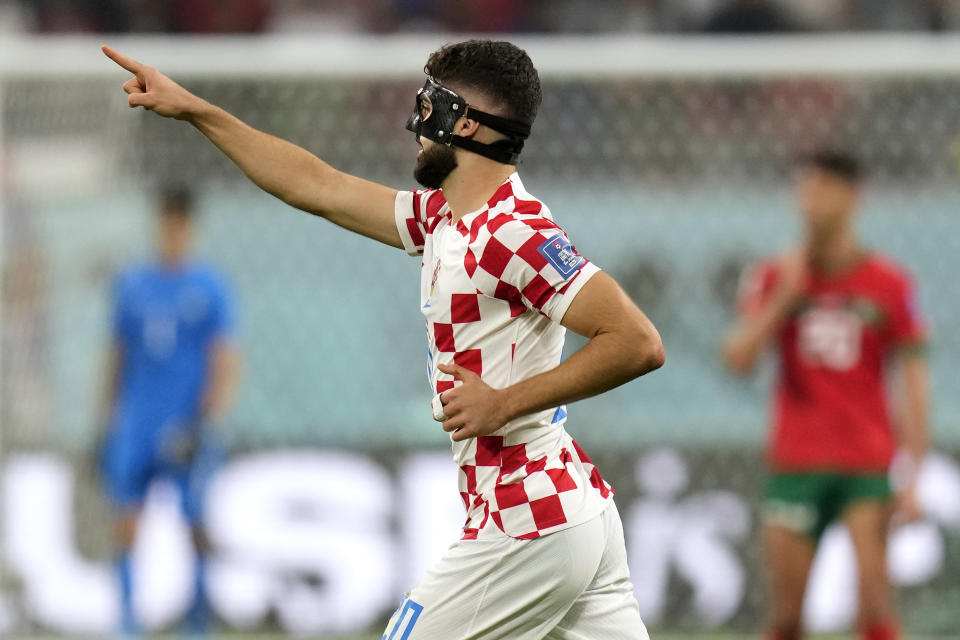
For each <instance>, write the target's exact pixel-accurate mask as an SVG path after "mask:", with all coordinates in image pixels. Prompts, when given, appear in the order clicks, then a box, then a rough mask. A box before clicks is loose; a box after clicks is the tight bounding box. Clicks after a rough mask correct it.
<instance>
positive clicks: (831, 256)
mask: <svg viewBox="0 0 960 640" xmlns="http://www.w3.org/2000/svg"><path fill="white" fill-rule="evenodd" d="M863 253H864V250H863V247H861V246H860V242H859V240H857V235H856V233H855V232H854V230H853V229H852V228H851V227H844V228H843V229H838V230H837V232H836V233H833V234H831V235H829V236H827V237H826V238H822V239H820V240H819V241H817V242H815V243H813V244H812V246H811V258H812V260H813V268H814V269H815V270H816V271H819V272H820V273H825V274H836V273H842V272H844V271H847V270H848V269H850V268H852V267H853V266H854V265H856V264H857V263H858V262H860V259H861V258H862V257H863Z"/></svg>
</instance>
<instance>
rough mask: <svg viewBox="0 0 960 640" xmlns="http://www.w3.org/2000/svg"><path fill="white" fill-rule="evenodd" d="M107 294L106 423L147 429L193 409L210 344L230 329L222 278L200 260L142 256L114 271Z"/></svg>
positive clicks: (189, 415) (187, 416)
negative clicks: (114, 382) (113, 389)
mask: <svg viewBox="0 0 960 640" xmlns="http://www.w3.org/2000/svg"><path fill="white" fill-rule="evenodd" d="M113 295H114V304H113V334H114V338H115V340H116V341H117V343H118V344H119V345H120V347H121V350H122V360H121V364H120V374H119V375H120V380H119V388H118V395H117V404H116V407H115V413H114V425H115V426H117V427H120V428H121V429H124V430H132V431H136V432H139V433H140V434H142V435H143V436H148V434H150V433H151V432H153V434H156V432H157V431H158V430H159V429H161V428H163V427H164V425H166V424H170V423H174V422H185V421H190V420H193V419H195V418H196V417H198V412H199V409H200V402H201V400H202V395H203V393H204V389H205V387H206V383H207V376H208V373H209V372H208V363H209V357H208V356H209V352H210V348H211V346H212V345H213V344H214V343H215V342H216V341H218V340H220V339H223V338H227V337H229V336H230V334H231V333H232V331H233V317H232V309H231V307H232V304H231V297H230V294H229V292H228V289H227V287H226V285H225V283H224V281H223V279H222V278H221V277H220V275H219V274H218V273H217V272H216V271H215V270H213V269H212V268H211V267H209V266H207V265H204V264H201V263H195V262H188V263H186V264H184V265H182V266H179V267H170V266H166V265H162V264H147V265H143V266H139V267H135V268H132V269H129V270H127V271H124V272H122V273H120V274H119V275H118V276H117V278H116V281H115V283H114V290H113Z"/></svg>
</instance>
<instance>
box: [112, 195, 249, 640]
mask: <svg viewBox="0 0 960 640" xmlns="http://www.w3.org/2000/svg"><path fill="white" fill-rule="evenodd" d="M193 216H194V209H193V205H192V203H191V196H190V193H189V192H187V191H185V190H181V189H176V190H169V191H167V192H165V193H164V194H163V195H162V198H161V202H160V207H159V216H158V233H157V237H158V243H157V244H158V247H157V249H158V254H159V255H158V257H157V259H156V260H155V261H153V262H151V263H148V264H143V265H137V266H134V267H132V268H129V269H127V270H125V271H123V272H121V273H120V274H118V276H117V278H116V281H115V284H114V290H113V329H112V333H113V339H112V344H111V348H110V351H109V354H108V358H107V361H108V377H107V380H108V384H107V387H108V388H107V398H106V401H105V403H104V410H103V413H104V424H106V425H107V429H106V432H105V433H104V434H103V446H102V447H101V448H100V449H101V451H100V470H101V476H102V478H103V481H104V483H105V485H106V490H107V493H108V495H109V498H110V501H111V503H112V505H113V508H114V511H115V513H116V522H115V525H116V526H115V529H116V537H117V540H118V543H119V546H120V549H119V553H118V555H117V558H116V567H117V572H118V577H119V582H120V594H121V628H122V632H123V633H124V634H125V635H135V634H137V633H138V632H139V628H138V624H137V620H136V616H135V614H134V610H133V574H132V567H131V561H130V549H131V546H132V545H133V542H134V538H135V537H136V531H137V520H138V516H139V514H140V511H141V507H142V506H143V501H144V497H145V495H146V492H147V489H148V488H149V485H150V483H151V482H152V481H153V480H154V479H156V478H159V477H166V478H168V479H170V480H172V481H173V482H174V483H175V485H176V486H177V488H178V489H179V491H180V497H181V507H182V510H183V514H184V516H185V517H186V520H187V522H188V523H189V524H190V526H191V529H192V534H193V544H194V548H195V551H196V554H195V565H194V576H195V580H194V590H193V598H192V601H191V604H190V608H189V610H188V612H187V619H186V628H187V630H188V631H190V632H195V633H203V632H205V631H206V629H207V627H208V623H209V607H208V604H207V601H206V585H205V579H206V552H207V547H208V544H207V540H206V536H205V535H204V530H203V526H202V525H203V521H202V516H203V493H204V491H205V488H206V481H207V480H208V479H209V477H210V475H211V472H212V471H213V470H214V467H215V466H216V464H217V462H218V459H219V458H220V457H221V456H222V446H221V445H220V444H219V439H218V434H217V433H216V430H217V424H218V423H219V422H221V421H222V419H223V418H224V416H225V414H226V412H227V409H228V408H229V405H230V402H231V399H232V396H233V391H234V386H235V381H236V371H237V363H238V356H237V353H236V349H235V347H234V346H233V339H232V331H233V326H232V322H233V321H232V309H231V301H230V295H229V294H228V292H227V289H226V287H225V285H224V282H223V279H222V278H221V276H220V275H219V274H218V273H217V272H216V271H214V270H213V269H212V268H211V267H209V266H207V265H205V264H203V263H201V262H198V261H196V260H194V259H191V257H190V246H191V239H192V236H193V222H192V219H193Z"/></svg>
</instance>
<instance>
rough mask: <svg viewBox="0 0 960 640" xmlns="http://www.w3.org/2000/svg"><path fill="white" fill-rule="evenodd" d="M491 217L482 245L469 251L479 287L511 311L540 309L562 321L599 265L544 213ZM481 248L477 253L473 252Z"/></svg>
mask: <svg viewBox="0 0 960 640" xmlns="http://www.w3.org/2000/svg"><path fill="white" fill-rule="evenodd" d="M504 218H507V220H506V221H505V222H503V221H501V220H500V219H498V218H494V219H493V220H492V221H491V222H490V223H489V224H488V231H489V233H490V235H489V237H488V238H487V240H486V242H485V243H484V244H483V245H482V247H481V246H479V245H473V246H471V250H470V251H469V252H468V254H467V272H468V273H469V274H470V278H471V280H472V281H473V283H474V285H475V286H476V287H477V290H478V291H480V293H482V294H484V295H487V296H490V297H492V298H498V299H501V300H506V301H508V302H509V303H510V304H511V308H513V309H514V310H515V312H518V313H522V312H524V311H526V310H527V309H533V310H536V311H539V312H540V313H542V314H543V315H545V316H547V317H548V318H550V319H551V320H553V321H554V322H558V323H559V322H560V321H561V320H562V319H563V315H564V314H565V313H566V312H567V309H568V308H569V307H570V303H572V302H573V299H574V297H575V296H576V295H577V293H578V292H579V291H580V289H581V288H582V287H583V285H585V284H586V283H587V281H588V280H589V279H590V278H591V277H592V276H593V275H594V274H595V273H597V272H598V271H600V269H599V268H598V267H597V266H596V265H594V264H593V263H592V262H590V261H589V260H587V259H586V258H584V257H583V256H581V255H580V254H579V253H577V249H576V247H574V246H573V245H572V244H571V243H570V239H569V238H568V237H567V234H566V233H564V231H563V230H562V229H560V228H559V227H558V226H556V225H555V224H554V223H553V222H552V221H550V220H547V219H545V218H537V219H534V220H517V219H514V218H510V217H508V216H504ZM477 253H479V255H477Z"/></svg>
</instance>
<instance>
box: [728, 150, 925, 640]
mask: <svg viewBox="0 0 960 640" xmlns="http://www.w3.org/2000/svg"><path fill="white" fill-rule="evenodd" d="M797 187H798V188H797V195H798V200H799V208H800V211H801V213H802V214H803V222H804V234H803V239H802V241H801V242H800V243H799V244H798V245H797V246H796V247H794V248H793V249H791V250H790V251H787V252H785V253H784V254H782V255H779V256H775V257H773V258H770V259H767V260H763V261H761V262H760V263H759V264H757V265H756V266H754V267H752V268H751V269H749V270H748V271H747V272H746V273H745V277H744V279H743V283H742V286H741V298H740V311H741V313H740V319H739V321H738V322H737V323H736V325H735V326H734V327H733V329H732V330H731V332H730V333H729V335H728V338H727V341H726V344H725V349H724V359H725V362H726V364H727V366H728V367H729V368H730V369H731V370H732V371H734V372H736V373H739V374H743V373H746V372H747V371H749V370H750V369H751V368H752V367H753V365H754V363H755V362H756V361H757V358H758V357H759V355H760V354H761V352H762V351H763V350H764V348H765V347H766V346H768V345H770V344H773V345H776V347H777V349H778V352H779V356H780V357H779V361H780V367H779V379H778V381H777V383H776V387H775V391H774V397H773V432H772V437H771V439H770V451H769V464H770V476H769V479H768V481H767V485H766V489H765V492H764V504H763V511H764V514H763V515H764V523H765V527H764V528H765V532H764V538H765V546H766V563H767V569H768V573H769V580H770V590H771V604H772V615H771V619H770V623H769V624H770V626H769V635H768V638H769V639H770V640H797V639H798V638H800V637H801V636H802V626H801V614H802V610H803V598H804V592H805V589H806V583H807V576H808V573H809V571H810V565H811V563H812V561H813V557H814V552H815V550H816V547H817V543H818V542H819V540H820V537H821V536H822V534H823V532H824V530H825V529H826V528H827V526H828V525H829V524H830V523H831V522H834V521H840V522H842V523H843V524H845V525H846V527H847V529H848V530H849V532H850V536H851V538H852V540H853V545H854V549H855V551H856V559H857V566H858V572H859V573H858V575H859V613H858V619H857V625H858V627H859V629H860V633H861V637H862V638H863V639H864V640H893V639H894V638H899V631H898V623H897V619H896V615H895V612H894V608H893V604H892V601H891V589H890V585H889V581H888V578H887V570H886V536H887V527H888V523H889V521H890V517H891V514H892V511H893V508H892V507H893V500H892V495H893V493H892V490H891V486H890V482H889V481H888V470H889V467H890V466H891V461H892V460H893V458H894V451H895V448H896V446H897V444H898V442H899V445H900V446H901V447H902V450H903V452H902V455H903V460H904V461H905V463H906V464H905V465H904V471H905V473H903V474H901V478H900V479H901V482H900V485H901V486H899V487H898V489H899V490H900V494H899V507H900V509H901V512H902V515H903V516H904V517H906V518H907V519H914V518H917V517H919V510H918V507H917V503H916V498H915V494H914V483H915V480H916V473H915V472H916V469H917V467H918V465H919V464H920V461H921V460H922V459H923V456H924V454H925V452H926V449H927V434H926V414H927V396H928V390H927V387H928V383H927V366H926V364H925V360H924V359H923V358H922V357H921V354H922V352H923V349H922V346H923V343H924V339H925V329H924V324H923V322H922V320H921V318H920V316H919V314H918V311H917V305H916V300H915V293H914V289H913V282H912V281H911V279H910V277H909V276H908V275H907V273H906V272H905V270H904V269H903V268H902V267H901V266H899V265H897V264H896V263H895V262H893V261H892V260H890V259H889V258H887V257H885V256H883V255H881V254H879V253H877V252H876V251H873V250H869V249H867V248H865V247H864V246H863V245H861V244H860V241H859V240H858V239H857V234H856V230H855V226H854V213H855V211H856V208H857V203H858V199H859V195H860V168H859V165H858V163H857V161H856V159H855V158H853V157H852V156H850V155H848V154H845V153H840V152H835V151H829V150H827V151H821V152H817V153H815V154H813V155H811V156H810V157H808V158H806V159H805V160H804V161H803V162H802V163H801V166H800V168H799V173H798V185H797ZM894 373H899V376H898V378H899V380H900V381H901V384H900V386H899V387H898V392H897V394H896V397H895V398H892V399H893V400H897V401H899V402H898V403H897V404H896V405H895V406H896V407H898V408H899V409H900V411H899V413H900V415H899V416H897V418H898V419H896V420H894V419H892V418H891V415H890V414H891V413H894V412H893V411H889V410H888V394H887V392H886V391H885V386H886V383H887V382H889V381H891V380H890V379H891V376H893V375H894ZM892 423H896V424H897V426H898V427H899V429H897V430H896V431H895V430H894V429H893V428H892V426H891V424H892ZM895 433H896V435H895Z"/></svg>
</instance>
